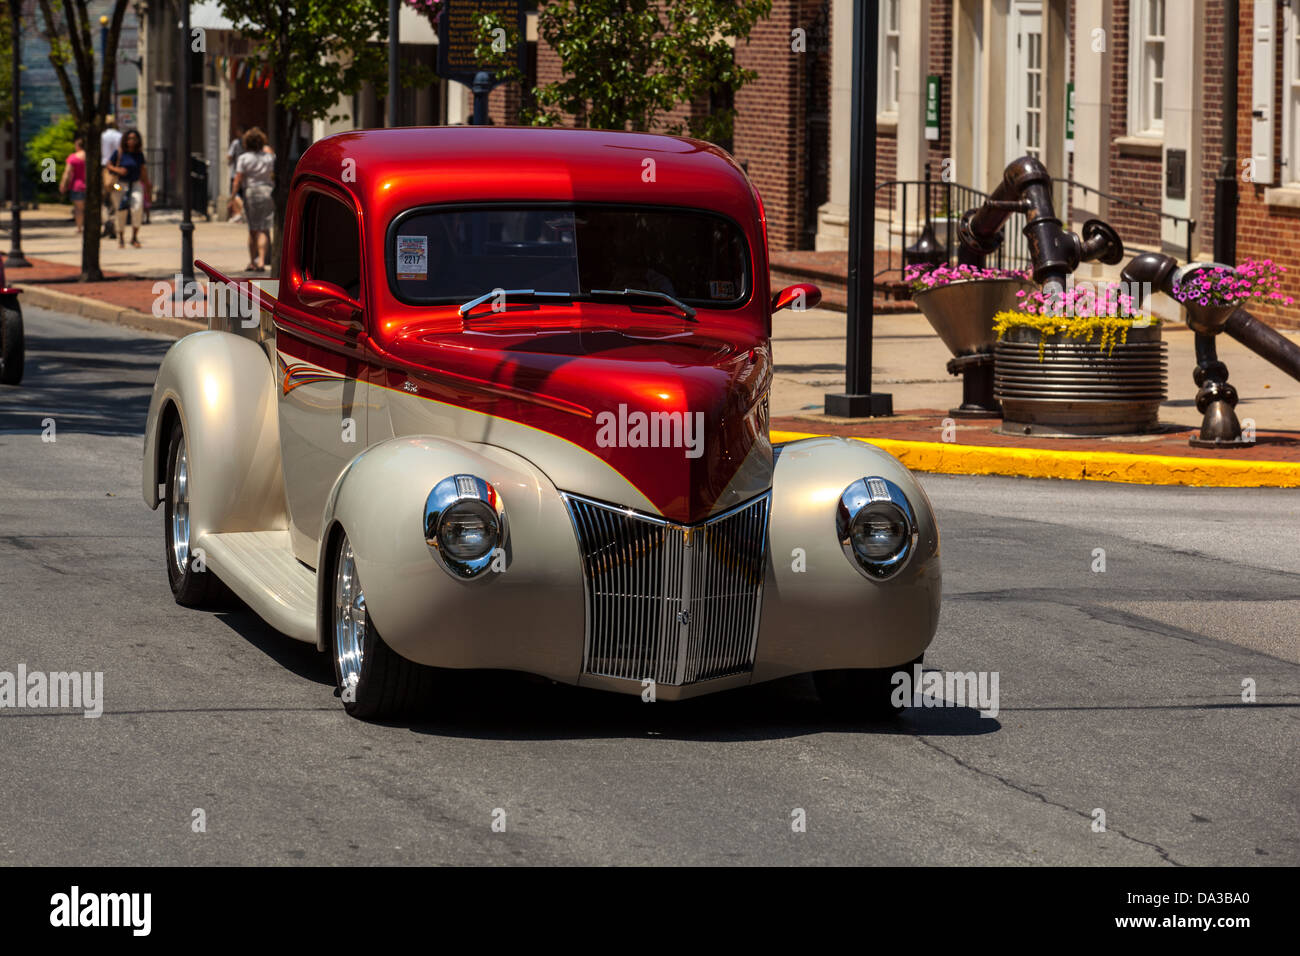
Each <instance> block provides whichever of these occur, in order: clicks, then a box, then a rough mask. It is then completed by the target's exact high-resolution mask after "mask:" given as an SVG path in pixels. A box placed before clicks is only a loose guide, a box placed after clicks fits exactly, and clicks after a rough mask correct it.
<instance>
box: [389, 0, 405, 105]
mask: <svg viewBox="0 0 1300 956" xmlns="http://www.w3.org/2000/svg"><path fill="white" fill-rule="evenodd" d="M400 19H401V0H388V125H389V126H390V127H392V126H396V125H397V111H398V107H399V106H400V105H401V104H400V103H399V102H398V92H397V91H398V89H399V87H398V81H397V64H398V54H399V53H400V52H401V44H402V28H401V23H400Z"/></svg>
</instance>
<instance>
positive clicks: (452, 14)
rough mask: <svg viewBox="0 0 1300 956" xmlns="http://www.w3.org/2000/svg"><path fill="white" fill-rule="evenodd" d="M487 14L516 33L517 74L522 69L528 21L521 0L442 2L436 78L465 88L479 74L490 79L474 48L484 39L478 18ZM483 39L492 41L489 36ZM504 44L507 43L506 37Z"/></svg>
mask: <svg viewBox="0 0 1300 956" xmlns="http://www.w3.org/2000/svg"><path fill="white" fill-rule="evenodd" d="M489 13H490V14H496V17H497V22H499V23H500V24H501V25H502V26H504V27H505V28H506V29H511V28H512V27H513V28H514V29H515V30H517V31H518V39H519V43H518V47H517V49H516V50H515V54H516V57H517V60H518V64H519V71H520V72H521V73H522V72H523V71H524V70H525V68H526V59H525V54H526V52H527V49H528V21H527V13H526V12H525V11H524V5H523V3H522V2H521V0H443V4H442V12H440V13H439V14H438V75H439V76H441V77H442V78H443V79H445V80H455V81H456V82H457V83H464V84H465V85H467V86H468V85H469V84H471V83H473V82H474V77H475V75H476V74H478V73H479V72H480V71H483V70H486V72H487V73H488V74H489V76H491V74H492V70H491V69H490V68H488V67H486V66H484V65H483V64H481V63H479V62H478V60H477V59H476V58H475V56H474V48H475V47H476V46H478V44H479V42H480V41H481V40H483V39H485V38H484V37H482V35H481V33H480V30H479V18H480V17H481V16H483V15H484V14H489ZM486 40H487V42H489V43H491V42H492V38H491V37H487V38H486ZM505 42H509V40H508V38H507V39H506V41H505ZM491 79H492V82H493V83H496V82H498V81H497V79H496V77H495V76H491Z"/></svg>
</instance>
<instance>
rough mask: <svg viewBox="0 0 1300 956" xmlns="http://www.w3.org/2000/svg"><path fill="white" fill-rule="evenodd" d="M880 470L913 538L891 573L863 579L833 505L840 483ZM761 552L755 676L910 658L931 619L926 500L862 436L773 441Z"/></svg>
mask: <svg viewBox="0 0 1300 956" xmlns="http://www.w3.org/2000/svg"><path fill="white" fill-rule="evenodd" d="M873 476H876V477H881V478H885V479H888V480H889V481H892V482H894V483H895V484H896V485H898V487H899V488H900V489H901V490H902V492H903V494H904V495H906V496H907V500H908V503H909V504H910V505H911V506H912V509H913V511H914V513H915V515H916V523H917V544H916V550H915V551H914V552H913V554H912V558H911V559H910V561H909V562H908V564H907V566H906V568H904V570H903V571H901V572H900V573H899V574H898V575H897V576H896V577H893V578H890V579H888V580H884V581H870V580H867V579H866V578H864V577H863V575H861V574H860V573H859V572H858V569H857V568H856V567H855V566H854V564H853V562H852V559H851V558H849V557H847V556H846V555H845V554H844V551H843V549H842V548H841V546H840V542H839V540H838V539H837V537H836V532H835V512H836V509H837V508H838V506H839V501H840V496H841V494H842V493H843V491H844V489H845V488H847V487H848V486H849V485H850V484H851V483H853V482H855V481H857V480H858V479H860V478H867V477H873ZM768 540H769V543H770V551H769V558H768V568H767V580H766V583H765V585H764V593H763V618H762V626H761V627H760V629H759V639H758V649H757V656H756V660H755V667H754V680H755V682H757V681H760V680H770V679H772V678H774V677H782V676H785V675H787V674H796V673H802V672H805V671H816V670H832V669H837V668H857V667H863V668H882V667H893V666H895V665H898V664H905V663H907V662H908V661H912V660H915V659H916V658H917V657H919V656H920V655H921V652H922V651H924V650H925V648H926V647H927V646H928V645H929V643H930V641H931V640H932V639H933V637H934V634H935V630H936V629H937V627H938V624H939V605H940V600H941V593H942V576H941V573H940V564H939V527H938V523H937V522H936V521H935V516H934V510H933V508H932V507H931V505H930V499H929V498H928V497H927V496H926V494H925V491H924V490H923V489H922V488H921V485H920V484H919V483H918V482H917V480H916V478H915V477H914V476H913V475H912V473H911V472H910V471H908V469H907V467H906V466H904V465H903V464H902V462H900V461H899V460H898V459H897V458H895V457H894V456H893V455H890V454H889V453H888V452H886V451H883V450H882V449H880V448H876V447H875V446H874V445H869V444H867V443H866V442H860V441H848V440H846V439H843V438H812V439H807V440H804V441H798V442H791V443H790V444H788V445H784V446H781V448H780V449H779V453H778V454H777V459H776V466H775V469H774V471H773V477H772V517H771V523H770V525H769V529H768Z"/></svg>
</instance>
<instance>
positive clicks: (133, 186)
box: [108, 129, 153, 248]
mask: <svg viewBox="0 0 1300 956" xmlns="http://www.w3.org/2000/svg"><path fill="white" fill-rule="evenodd" d="M108 168H109V170H110V171H111V172H113V173H115V174H116V175H117V176H118V177H119V179H120V181H121V183H122V198H121V199H119V200H118V203H117V244H118V246H119V247H122V246H125V245H126V221H127V218H128V217H129V218H130V220H131V245H133V246H135V247H137V248H139V246H140V220H141V218H142V217H143V216H144V196H145V191H146V190H148V191H149V192H152V191H153V186H152V185H151V184H150V182H149V171H148V170H147V169H145V162H144V140H143V139H142V138H141V136H140V132H139V130H134V129H129V130H127V131H126V132H125V133H123V134H122V142H121V145H119V146H118V148H117V150H116V151H115V152H114V153H113V155H112V156H110V157H109V160H108Z"/></svg>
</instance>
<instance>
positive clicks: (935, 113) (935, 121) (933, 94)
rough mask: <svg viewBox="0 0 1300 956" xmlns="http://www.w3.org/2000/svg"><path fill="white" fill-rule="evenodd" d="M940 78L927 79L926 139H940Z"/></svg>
mask: <svg viewBox="0 0 1300 956" xmlns="http://www.w3.org/2000/svg"><path fill="white" fill-rule="evenodd" d="M939 83H940V77H938V76H936V75H934V74H931V75H929V76H927V77H926V78H925V138H926V139H928V140H931V141H934V140H937V139H938V138H939V104H940V93H939V89H940V87H939Z"/></svg>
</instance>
